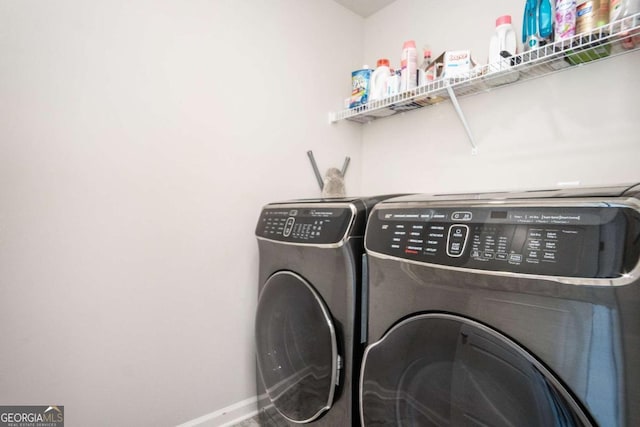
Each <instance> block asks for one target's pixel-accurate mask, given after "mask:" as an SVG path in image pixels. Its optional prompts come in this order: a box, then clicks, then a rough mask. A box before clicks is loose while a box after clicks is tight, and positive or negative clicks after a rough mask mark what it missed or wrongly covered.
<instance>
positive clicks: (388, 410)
mask: <svg viewBox="0 0 640 427" xmlns="http://www.w3.org/2000/svg"><path fill="white" fill-rule="evenodd" d="M360 412H361V416H362V418H361V419H362V423H363V425H364V426H373V425H376V426H377V425H394V426H518V427H523V426H536V427H538V426H563V427H566V426H590V425H591V423H590V421H589V418H588V417H587V416H585V414H584V412H583V411H582V410H581V408H580V407H579V405H578V404H577V403H576V402H575V401H574V399H573V398H572V397H571V395H570V393H568V392H567V391H566V389H565V388H564V387H563V386H562V384H560V382H559V381H558V380H557V379H555V378H554V377H553V375H552V374H551V373H550V372H549V371H548V370H547V369H546V368H545V367H544V366H542V365H541V364H540V363H539V362H537V361H536V360H535V358H533V357H532V356H531V355H530V354H528V353H527V352H526V351H525V350H524V349H522V348H521V347H519V346H518V345H517V344H516V343H514V342H513V341H511V340H510V339H508V338H507V337H505V336H504V335H501V334H499V333H498V332H496V331H494V330H492V329H490V328H487V327H486V326H484V325H482V324H480V323H477V322H474V321H472V320H469V319H466V318H462V317H458V316H453V315H448V314H423V315H418V316H414V317H411V318H408V319H406V320H404V321H402V322H401V323H399V324H397V325H396V326H395V327H393V328H392V329H391V330H390V331H388V332H387V333H386V334H385V336H384V337H383V338H382V339H381V340H380V341H378V342H376V343H375V344H372V345H370V346H369V347H368V348H367V350H366V351H365V356H364V360H363V365H362V375H361V380H360Z"/></svg>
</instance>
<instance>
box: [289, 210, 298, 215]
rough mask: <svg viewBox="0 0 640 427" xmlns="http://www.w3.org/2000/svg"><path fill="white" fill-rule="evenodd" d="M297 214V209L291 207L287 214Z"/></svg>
mask: <svg viewBox="0 0 640 427" xmlns="http://www.w3.org/2000/svg"><path fill="white" fill-rule="evenodd" d="M296 215H298V210H297V209H291V210H290V211H289V216H296Z"/></svg>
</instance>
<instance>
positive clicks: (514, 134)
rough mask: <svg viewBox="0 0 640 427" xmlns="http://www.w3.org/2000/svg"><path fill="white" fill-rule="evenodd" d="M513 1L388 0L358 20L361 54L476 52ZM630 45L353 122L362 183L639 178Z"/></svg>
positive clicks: (372, 189) (636, 59)
mask: <svg viewBox="0 0 640 427" xmlns="http://www.w3.org/2000/svg"><path fill="white" fill-rule="evenodd" d="M523 7H524V1H521V0H509V1H504V0H486V1H482V2H478V1H474V0H460V1H457V2H436V1H422V0H397V1H396V2H394V3H393V4H391V5H390V6H389V7H387V8H385V9H383V10H382V11H380V12H379V13H377V14H375V15H373V16H371V17H370V18H368V19H367V20H366V21H365V49H364V53H365V58H364V61H365V62H367V61H368V62H369V63H375V61H376V59H377V58H380V57H389V58H390V59H391V60H392V64H396V65H397V64H399V62H400V51H401V48H402V43H403V41H404V40H407V39H415V40H416V43H417V46H418V48H419V49H420V48H422V47H423V46H425V45H428V46H430V47H431V49H432V51H433V53H434V55H438V54H439V53H441V52H443V51H445V50H456V49H471V51H472V55H473V57H474V58H475V59H476V60H477V62H478V63H486V60H487V56H488V50H489V39H490V37H491V34H492V32H493V29H494V26H495V24H494V23H495V19H496V18H497V17H498V16H500V15H503V14H510V15H512V17H513V24H514V26H515V28H516V31H517V33H518V34H520V31H521V28H522V16H523ZM639 67H640V55H639V54H638V52H634V53H631V54H629V55H626V56H623V57H619V58H612V59H609V60H607V61H604V62H600V63H596V64H590V65H588V66H583V67H577V68H576V69H572V70H569V71H565V72H562V73H559V74H555V75H552V76H548V77H545V78H542V79H538V80H535V81H529V82H527V83H524V84H521V85H515V86H511V87H507V88H500V89H497V90H494V91H492V92H490V93H486V94H485V93H483V94H479V95H476V96H472V97H468V98H462V99H461V100H460V105H461V107H462V109H463V112H464V114H465V116H466V118H467V120H468V122H469V126H470V128H471V131H472V132H473V134H474V137H475V140H476V143H477V145H478V154H477V155H475V156H473V155H471V148H470V145H469V142H468V139H467V135H466V133H465V131H464V129H463V127H462V125H461V123H460V121H459V119H458V117H457V115H456V114H455V112H454V109H453V107H452V105H451V103H450V102H446V103H442V104H439V105H437V106H435V107H431V108H424V109H421V110H417V111H413V112H409V113H406V114H404V115H402V116H394V117H391V118H387V119H384V120H378V121H376V122H373V123H371V124H368V125H365V126H363V156H364V157H363V177H362V182H363V192H364V193H384V192H429V193H430V192H457V191H483V190H505V189H507V190H512V189H530V188H540V187H554V186H556V185H557V183H558V182H562V183H566V182H580V184H581V185H602V184H612V183H622V182H631V181H640V169H639V168H638V167H637V159H638V158H640V144H638V131H639V130H640V124H639V122H638V120H637V117H638V114H637V99H638V95H639V93H640V85H638V79H637V70H638V69H639Z"/></svg>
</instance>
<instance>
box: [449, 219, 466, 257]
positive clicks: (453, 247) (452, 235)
mask: <svg viewBox="0 0 640 427" xmlns="http://www.w3.org/2000/svg"><path fill="white" fill-rule="evenodd" d="M468 234H469V227H468V226H466V225H464V224H455V225H452V226H451V227H449V236H448V238H447V255H449V256H450V257H454V258H457V257H459V256H461V255H462V254H463V252H464V246H465V244H466V243H467V236H468Z"/></svg>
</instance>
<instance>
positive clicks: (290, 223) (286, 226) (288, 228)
mask: <svg viewBox="0 0 640 427" xmlns="http://www.w3.org/2000/svg"><path fill="white" fill-rule="evenodd" d="M295 222H296V219H295V218H287V222H286V223H285V224H284V233H282V235H283V236H284V237H289V236H290V235H291V230H293V224H294V223H295Z"/></svg>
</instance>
